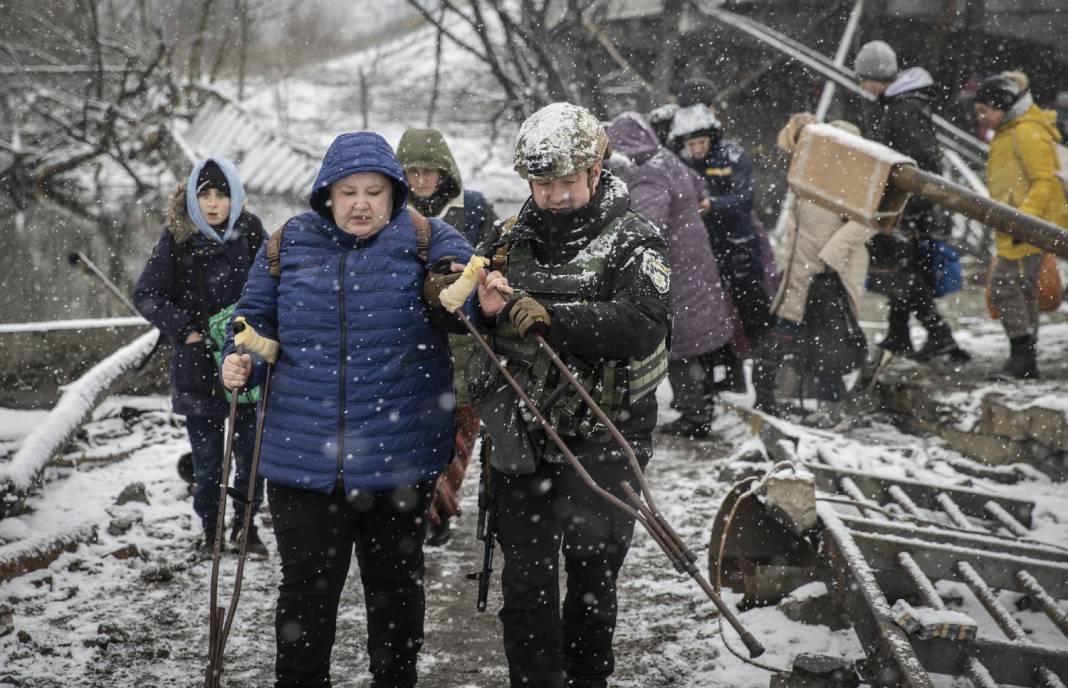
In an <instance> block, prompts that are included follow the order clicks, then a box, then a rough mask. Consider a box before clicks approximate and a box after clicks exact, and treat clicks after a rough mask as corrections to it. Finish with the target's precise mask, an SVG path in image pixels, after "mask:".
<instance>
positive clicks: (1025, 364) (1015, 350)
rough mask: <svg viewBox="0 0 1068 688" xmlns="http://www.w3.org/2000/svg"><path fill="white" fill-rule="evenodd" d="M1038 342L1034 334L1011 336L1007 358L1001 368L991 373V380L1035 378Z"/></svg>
mask: <svg viewBox="0 0 1068 688" xmlns="http://www.w3.org/2000/svg"><path fill="white" fill-rule="evenodd" d="M1037 343H1038V340H1037V338H1036V337H1035V336H1034V335H1024V336H1023V337H1013V338H1012V339H1010V340H1009V360H1007V361H1005V365H1003V366H1002V367H1001V370H999V371H997V372H994V373H991V374H990V379H992V380H1037V379H1038V378H1039V377H1040V375H1039V372H1038V361H1037V360H1036V359H1037V354H1036V351H1035V346H1036V344H1037Z"/></svg>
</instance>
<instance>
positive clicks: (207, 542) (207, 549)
mask: <svg viewBox="0 0 1068 688" xmlns="http://www.w3.org/2000/svg"><path fill="white" fill-rule="evenodd" d="M197 556H199V557H200V558H202V559H211V558H212V557H213V556H215V529H214V528H212V529H211V530H208V529H205V530H204V538H203V539H202V540H201V541H200V542H199V543H197Z"/></svg>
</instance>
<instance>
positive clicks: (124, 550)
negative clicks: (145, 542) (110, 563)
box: [110, 543, 145, 559]
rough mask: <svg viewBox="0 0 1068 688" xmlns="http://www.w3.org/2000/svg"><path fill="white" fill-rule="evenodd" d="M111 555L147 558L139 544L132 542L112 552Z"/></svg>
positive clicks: (122, 557) (127, 557)
mask: <svg viewBox="0 0 1068 688" xmlns="http://www.w3.org/2000/svg"><path fill="white" fill-rule="evenodd" d="M110 556H112V557H115V558H116V559H133V558H135V557H137V558H145V557H144V555H143V554H141V550H140V549H138V547H137V545H135V544H132V543H131V544H129V545H125V546H123V547H120V548H118V549H117V550H115V551H114V552H111V553H110Z"/></svg>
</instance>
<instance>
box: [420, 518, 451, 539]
mask: <svg viewBox="0 0 1068 688" xmlns="http://www.w3.org/2000/svg"><path fill="white" fill-rule="evenodd" d="M439 513H440V512H439ZM451 539H452V518H451V517H450V516H442V517H441V518H440V519H439V520H438V522H437V523H434V522H433V521H431V522H430V526H429V527H428V528H427V533H426V546H427V547H443V546H445V545H446V544H448V542H449V540H451Z"/></svg>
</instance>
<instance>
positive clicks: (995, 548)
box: [709, 414, 1068, 688]
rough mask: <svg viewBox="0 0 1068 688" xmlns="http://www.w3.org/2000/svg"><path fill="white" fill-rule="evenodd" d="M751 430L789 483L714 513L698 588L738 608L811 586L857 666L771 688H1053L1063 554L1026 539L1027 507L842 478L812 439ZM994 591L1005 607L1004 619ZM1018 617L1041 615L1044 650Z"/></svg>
mask: <svg viewBox="0 0 1068 688" xmlns="http://www.w3.org/2000/svg"><path fill="white" fill-rule="evenodd" d="M751 418H753V419H754V420H755V425H756V426H758V427H759V428H760V430H759V433H760V437H761V439H762V440H763V443H764V447H765V450H766V452H767V456H768V457H769V459H771V460H773V461H776V462H779V463H777V466H778V467H779V468H783V467H788V468H789V470H788V471H786V475H785V476H784V475H782V474H781V473H779V474H777V473H775V472H774V469H773V472H772V473H769V474H768V475H767V476H765V477H764V479H759V478H757V477H749V478H746V479H745V480H743V481H742V482H741V483H739V484H738V485H737V486H736V487H735V488H734V489H733V490H732V492H731V493H730V494H729V495H728V496H727V498H726V499H725V500H724V503H723V506H722V507H721V509H720V512H719V515H718V516H717V519H716V522H715V524H714V525H713V529H712V538H711V543H710V557H709V567H710V577H711V578H712V579H713V580H719V581H723V582H724V583H726V584H727V585H730V586H731V587H734V588H735V589H737V590H739V591H741V592H744V594H745V597H744V599H743V602H742V605H743V606H758V605H768V604H775V603H778V602H780V601H781V600H782V599H783V598H784V597H786V596H787V595H788V594H789V593H790V592H791V591H792V590H794V589H795V588H797V587H799V586H801V585H804V584H806V583H810V582H813V581H822V582H824V583H825V584H826V586H827V589H828V590H829V591H830V602H831V604H832V606H833V608H834V610H835V611H836V612H837V618H839V619H847V620H848V621H849V625H851V626H852V628H853V630H854V631H855V633H856V635H857V637H858V639H859V640H860V643H861V645H862V647H863V649H864V652H865V658H864V659H862V660H859V661H850V660H848V659H846V658H841V657H819V656H811V655H803V656H799V657H797V658H795V660H794V664H793V667H792V668H791V669H790V670H789V671H788V672H785V671H784V672H783V673H779V674H776V675H774V677H773V679H772V681H771V685H772V686H779V687H782V688H800V687H806V688H817V687H820V688H831V687H839V686H841V687H845V686H859V685H861V684H865V685H873V686H908V687H909V688H928V687H930V686H934V685H935V683H934V682H933V678H932V677H933V676H934V675H948V676H962V677H966V678H967V679H969V680H970V681H971V683H972V685H974V686H976V687H977V688H992V687H993V686H999V685H1012V686H1043V687H1050V688H1052V687H1059V686H1064V685H1065V681H1066V680H1068V607H1066V606H1065V605H1064V604H1063V601H1064V600H1066V599H1068V550H1065V549H1064V548H1061V547H1057V546H1053V545H1049V544H1044V543H1042V542H1039V541H1036V540H1035V539H1033V538H1032V531H1031V526H1032V513H1033V509H1034V504H1033V503H1032V502H1029V501H1026V500H1021V499H1016V498H1010V497H1005V496H1001V495H997V494H994V493H991V492H986V491H982V490H975V489H971V488H961V487H947V486H945V485H944V484H943V483H938V484H934V483H929V482H923V481H920V480H914V479H901V478H895V477H884V476H877V475H872V474H871V473H870V472H868V471H857V470H852V469H849V468H846V467H843V466H841V465H840V462H839V461H837V460H836V459H835V458H833V457H832V456H831V455H830V454H828V453H827V452H824V451H822V450H821V448H820V446H819V445H820V444H821V442H823V441H824V438H821V437H817V436H809V437H805V436H804V435H802V434H798V433H797V432H796V430H795V426H790V425H789V424H786V423H781V422H779V421H776V420H773V419H765V418H764V417H762V416H759V415H757V414H751ZM806 444H807V446H805V447H804V449H805V450H806V453H807V454H808V455H809V456H808V458H807V460H806V459H803V458H801V457H800V456H799V450H800V449H801V446H802V445H806ZM940 581H954V582H957V583H963V584H964V585H965V586H966V587H967V589H968V590H969V591H970V593H971V594H972V595H974V598H975V600H977V601H978V603H979V605H981V607H982V609H983V610H985V612H986V614H988V615H989V619H990V620H991V621H992V623H985V624H983V623H979V622H977V621H976V620H975V619H973V618H972V617H970V616H968V615H967V614H963V613H961V612H960V611H955V610H954V609H953V608H954V607H958V606H960V602H961V600H959V599H954V598H955V597H956V593H952V594H947V592H946V591H945V588H943V589H942V590H940V589H939V588H937V587H936V583H938V582H940ZM998 591H1002V592H1010V593H1015V594H1017V599H1016V602H1015V607H1016V610H1015V611H1014V610H1013V609H1011V608H1010V605H1008V604H1006V602H1005V597H1006V596H1005V595H999V592H998ZM822 602H823V601H822V600H821V601H820V603H821V604H822ZM913 606H915V607H916V609H913V608H912V607H913ZM1019 611H1040V612H1041V613H1042V614H1044V615H1045V616H1046V617H1047V618H1048V620H1049V623H1050V625H1052V627H1054V628H1055V629H1056V631H1057V633H1059V635H1058V636H1057V640H1056V641H1049V640H1035V639H1032V637H1031V634H1029V632H1028V631H1027V630H1025V628H1024V626H1023V625H1022V624H1021V622H1020V620H1019V619H1018V618H1017V617H1018V612H1019ZM824 618H826V615H825V616H824ZM916 619H922V620H923V621H922V622H917V623H915V624H914V623H912V622H913V621H915V620H916ZM1046 635H1049V634H1046Z"/></svg>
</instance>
